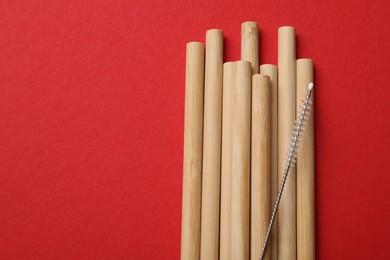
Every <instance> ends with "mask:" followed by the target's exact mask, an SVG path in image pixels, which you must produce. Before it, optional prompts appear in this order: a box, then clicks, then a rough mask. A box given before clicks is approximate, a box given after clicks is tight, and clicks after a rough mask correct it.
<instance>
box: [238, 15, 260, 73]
mask: <svg viewBox="0 0 390 260" xmlns="http://www.w3.org/2000/svg"><path fill="white" fill-rule="evenodd" d="M241 60H245V61H249V62H250V63H251V67H252V75H253V74H256V73H259V27H258V25H257V23H255V22H245V23H242V24H241Z"/></svg>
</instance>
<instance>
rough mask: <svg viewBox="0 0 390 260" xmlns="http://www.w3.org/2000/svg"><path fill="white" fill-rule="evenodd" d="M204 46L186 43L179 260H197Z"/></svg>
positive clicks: (200, 188) (198, 248) (198, 249)
mask: <svg viewBox="0 0 390 260" xmlns="http://www.w3.org/2000/svg"><path fill="white" fill-rule="evenodd" d="M203 81H204V45H203V44H202V43H199V42H190V43H187V50H186V83H185V84H186V85H185V89H186V90H185V115H184V162H183V209H182V210H183V213H182V234H181V259H182V260H187V259H191V260H192V259H199V251H200V218H201V212H200V210H201V209H200V207H201V190H202V186H201V182H202V179H201V178H202V130H203Z"/></svg>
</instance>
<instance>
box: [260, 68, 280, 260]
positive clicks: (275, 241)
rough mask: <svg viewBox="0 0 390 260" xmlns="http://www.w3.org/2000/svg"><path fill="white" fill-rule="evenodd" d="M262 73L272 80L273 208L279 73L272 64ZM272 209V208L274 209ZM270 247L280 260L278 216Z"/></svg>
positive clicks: (276, 191)
mask: <svg viewBox="0 0 390 260" xmlns="http://www.w3.org/2000/svg"><path fill="white" fill-rule="evenodd" d="M260 73H261V74H263V75H267V76H269V77H270V80H271V206H272V207H273V204H274V203H275V201H276V196H277V193H278V188H279V185H278V71H277V67H276V66H275V65H272V64H263V65H260ZM272 207H271V208H272ZM268 247H270V248H271V260H278V218H277V216H276V218H275V220H274V224H273V226H272V229H271V237H270V240H269V245H268Z"/></svg>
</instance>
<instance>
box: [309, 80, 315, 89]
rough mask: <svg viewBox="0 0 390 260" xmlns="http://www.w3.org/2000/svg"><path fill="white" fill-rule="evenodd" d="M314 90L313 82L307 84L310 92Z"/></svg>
mask: <svg viewBox="0 0 390 260" xmlns="http://www.w3.org/2000/svg"><path fill="white" fill-rule="evenodd" d="M313 88H314V84H313V82H310V83H309V90H312V89H313Z"/></svg>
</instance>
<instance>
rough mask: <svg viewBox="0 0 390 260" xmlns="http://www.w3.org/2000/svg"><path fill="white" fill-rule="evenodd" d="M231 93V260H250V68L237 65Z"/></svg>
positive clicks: (244, 64) (246, 63)
mask: <svg viewBox="0 0 390 260" xmlns="http://www.w3.org/2000/svg"><path fill="white" fill-rule="evenodd" d="M235 74H236V78H235V83H234V89H233V108H234V109H233V121H232V183H231V186H232V189H231V192H232V193H231V195H232V197H231V201H232V206H231V207H232V208H231V214H232V215H231V244H230V248H231V253H230V255H231V256H230V257H231V259H249V206H250V205H249V200H250V139H251V138H250V133H251V128H250V125H251V79H252V71H251V64H250V62H247V61H237V62H236V70H235Z"/></svg>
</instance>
